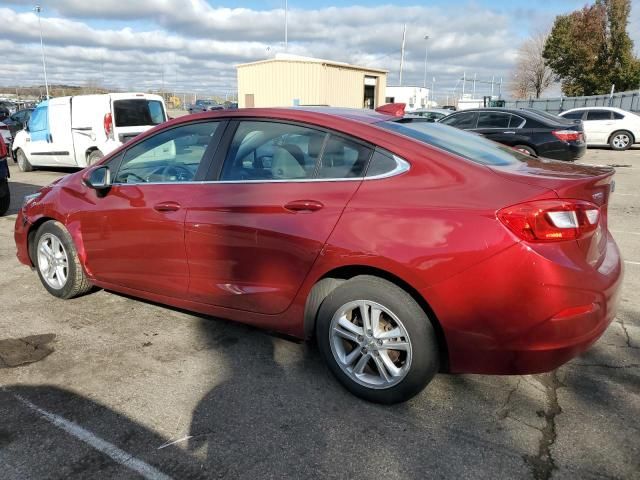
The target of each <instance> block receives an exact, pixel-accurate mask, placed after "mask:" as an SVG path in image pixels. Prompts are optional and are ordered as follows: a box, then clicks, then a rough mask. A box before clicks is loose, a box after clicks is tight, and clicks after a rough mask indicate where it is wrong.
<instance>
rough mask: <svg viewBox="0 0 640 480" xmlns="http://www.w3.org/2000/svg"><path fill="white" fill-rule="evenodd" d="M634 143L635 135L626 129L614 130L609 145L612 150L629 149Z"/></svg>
mask: <svg viewBox="0 0 640 480" xmlns="http://www.w3.org/2000/svg"><path fill="white" fill-rule="evenodd" d="M632 144H633V135H632V134H631V132H627V131H626V130H619V131H617V132H613V134H612V135H611V138H610V139H609V146H610V147H611V149H612V150H627V149H628V148H629V147H631V145H632Z"/></svg>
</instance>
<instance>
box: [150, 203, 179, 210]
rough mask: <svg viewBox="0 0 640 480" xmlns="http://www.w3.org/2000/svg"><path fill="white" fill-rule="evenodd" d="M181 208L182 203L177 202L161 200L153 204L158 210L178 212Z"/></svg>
mask: <svg viewBox="0 0 640 480" xmlns="http://www.w3.org/2000/svg"><path fill="white" fill-rule="evenodd" d="M180 208H181V206H180V204H179V203H176V202H161V203H157V204H155V205H154V206H153V209H154V210H155V211H157V212H177V211H178V210H180Z"/></svg>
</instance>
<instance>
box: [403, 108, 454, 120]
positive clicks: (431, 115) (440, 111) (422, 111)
mask: <svg viewBox="0 0 640 480" xmlns="http://www.w3.org/2000/svg"><path fill="white" fill-rule="evenodd" d="M411 114H412V115H418V116H419V117H425V118H426V119H428V121H430V122H437V121H438V120H441V119H442V118H444V117H446V116H447V115H449V114H451V110H447V109H444V108H419V109H417V110H413V111H412V112H411Z"/></svg>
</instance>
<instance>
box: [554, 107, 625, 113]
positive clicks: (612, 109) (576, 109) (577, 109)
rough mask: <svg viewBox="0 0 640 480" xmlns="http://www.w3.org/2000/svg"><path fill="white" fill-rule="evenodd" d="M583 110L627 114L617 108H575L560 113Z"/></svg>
mask: <svg viewBox="0 0 640 480" xmlns="http://www.w3.org/2000/svg"><path fill="white" fill-rule="evenodd" d="M584 110H610V111H613V112H620V113H629V112H627V111H626V110H624V109H622V108H618V107H576V108H570V109H568V110H565V111H564V112H562V113H567V112H578V111H584Z"/></svg>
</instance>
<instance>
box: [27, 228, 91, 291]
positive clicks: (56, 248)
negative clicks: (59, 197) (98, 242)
mask: <svg viewBox="0 0 640 480" xmlns="http://www.w3.org/2000/svg"><path fill="white" fill-rule="evenodd" d="M34 241H35V245H34V246H33V250H32V251H33V257H34V258H33V260H34V264H35V266H36V270H37V271H38V276H39V277H40V281H41V282H42V285H44V288H46V289H47V291H48V292H49V293H50V294H51V295H53V296H54V297H58V298H64V299H69V298H74V297H78V296H80V295H82V294H84V293H87V292H88V291H89V290H90V289H91V283H90V282H89V279H88V278H87V276H86V274H85V273H84V270H83V269H82V265H81V264H80V260H79V259H78V252H77V250H76V247H75V245H74V244H73V239H72V238H71V235H70V234H69V232H68V231H67V229H66V228H65V227H64V225H62V224H61V223H60V222H56V221H54V220H51V221H48V222H45V223H43V224H42V225H41V226H40V228H38V231H37V232H36V235H35V239H34ZM45 246H46V247H48V249H47V248H45ZM47 250H48V252H47ZM52 261H55V262H57V263H56V264H54V265H53V266H54V267H55V272H51V267H50V266H51V263H50V262H52ZM50 272H51V273H50ZM65 273H66V276H65Z"/></svg>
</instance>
